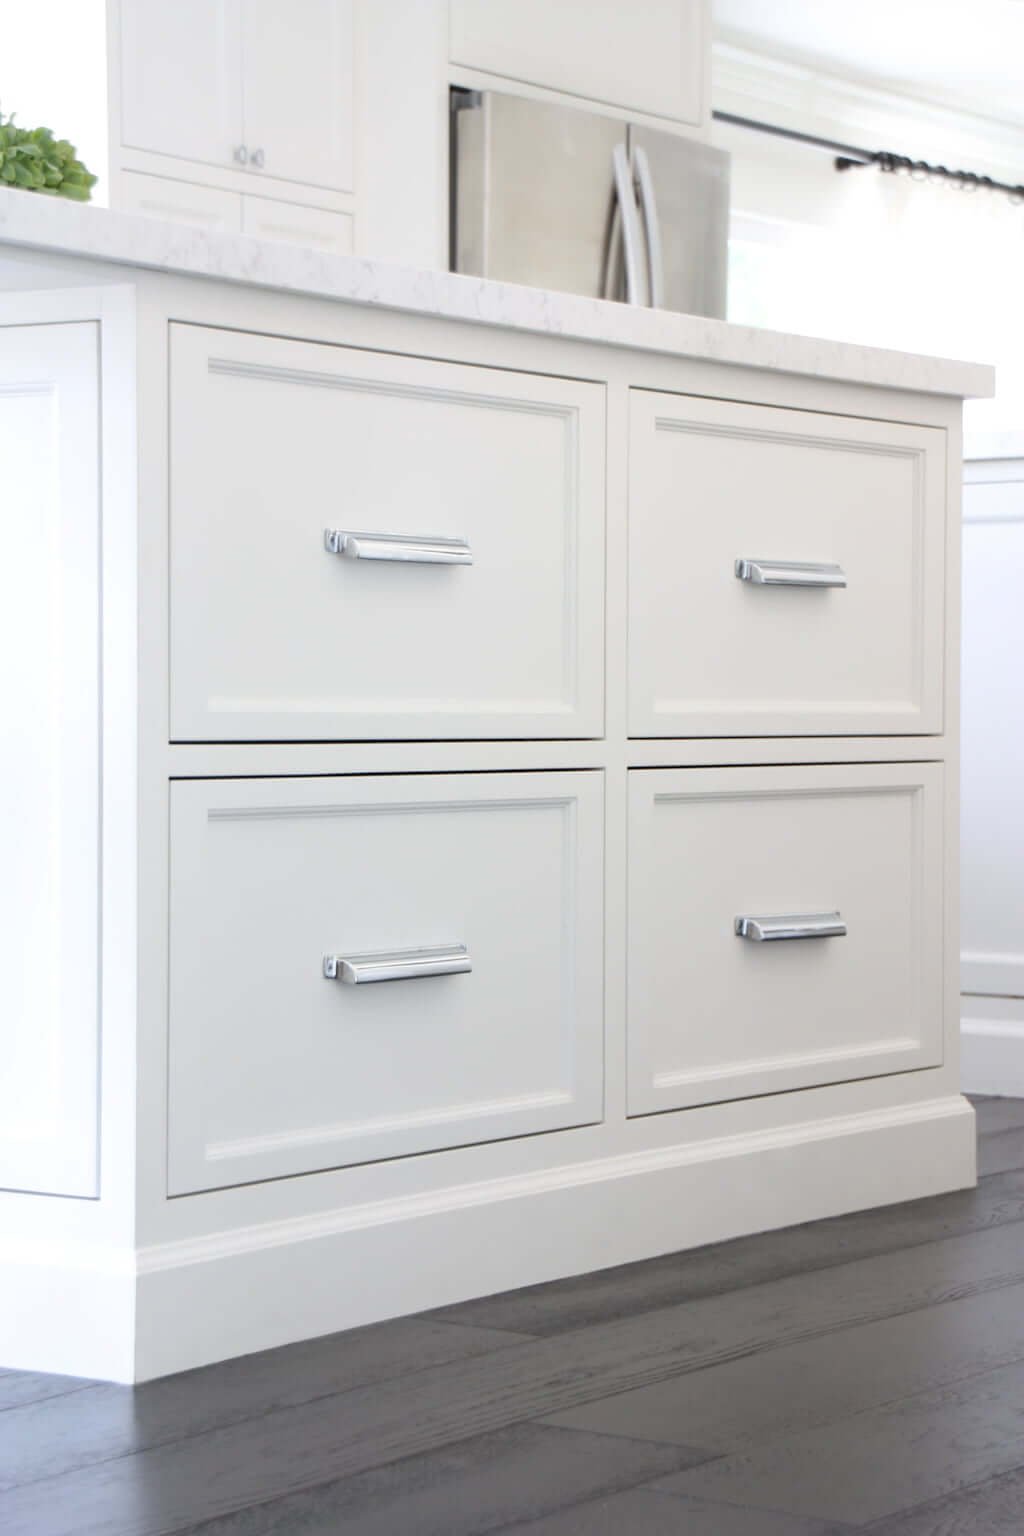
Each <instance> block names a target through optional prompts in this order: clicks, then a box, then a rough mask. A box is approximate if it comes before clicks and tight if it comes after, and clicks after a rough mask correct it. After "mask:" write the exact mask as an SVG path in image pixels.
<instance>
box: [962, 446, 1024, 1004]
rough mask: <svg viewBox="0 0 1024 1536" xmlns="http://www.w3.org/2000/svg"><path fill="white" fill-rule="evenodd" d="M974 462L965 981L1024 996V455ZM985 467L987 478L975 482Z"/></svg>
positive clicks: (966, 538) (968, 555) (967, 556)
mask: <svg viewBox="0 0 1024 1536" xmlns="http://www.w3.org/2000/svg"><path fill="white" fill-rule="evenodd" d="M967 471H968V479H967V484H966V485H965V488H964V534H963V557H964V568H963V597H964V623H963V693H962V706H961V707H962V710H963V758H962V773H963V780H962V792H961V793H962V804H963V811H962V857H963V876H962V879H963V885H962V923H963V932H962V936H961V938H962V951H961V968H962V976H961V985H962V988H963V991H965V992H970V993H977V994H981V995H990V996H998V997H1024V816H1022V815H1021V810H1020V797H1021V786H1022V785H1024V710H1022V708H1021V649H1022V641H1024V623H1022V621H1021V616H1020V594H1021V589H1022V584H1024V462H1020V461H1011V462H1008V463H1006V464H1005V465H1004V466H1003V467H1002V468H1000V467H999V466H997V465H986V466H981V465H978V466H973V465H968V467H967ZM982 471H984V472H985V475H986V478H985V479H984V480H983V481H981V480H976V481H974V482H973V483H972V479H973V474H974V473H981V472H982ZM995 475H999V476H1000V478H998V479H996V478H989V476H993V477H994V476H995Z"/></svg>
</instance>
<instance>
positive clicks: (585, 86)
mask: <svg viewBox="0 0 1024 1536" xmlns="http://www.w3.org/2000/svg"><path fill="white" fill-rule="evenodd" d="M707 9H708V7H707V0H631V3H630V4H628V5H624V4H623V3H622V0H558V4H557V5H552V4H551V3H550V0H451V11H450V15H451V40H450V49H451V58H452V62H453V64H455V65H463V66H464V67H466V68H468V69H481V70H486V71H487V72H488V73H489V74H494V75H501V76H504V77H505V78H507V79H510V80H521V81H523V82H524V83H526V84H530V85H536V86H543V87H545V88H546V89H548V90H554V91H558V92H560V93H562V94H565V95H569V96H582V97H585V98H587V99H588V100H590V101H594V102H604V103H606V104H607V105H608V106H613V107H619V108H622V109H623V110H624V111H628V112H633V113H643V114H645V115H649V116H652V117H664V118H670V119H672V120H673V121H675V122H679V123H687V124H690V125H699V124H701V123H702V122H703V121H704V118H705V116H706V113H707V104H706V102H705V100H704V96H705V89H704V84H705V80H706V79H707V69H706V51H707V48H708V37H709V30H710V29H709V27H708V24H707V20H708V18H707Z"/></svg>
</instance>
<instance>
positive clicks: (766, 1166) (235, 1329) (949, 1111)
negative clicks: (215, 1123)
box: [136, 1096, 975, 1381]
mask: <svg viewBox="0 0 1024 1536" xmlns="http://www.w3.org/2000/svg"><path fill="white" fill-rule="evenodd" d="M755 1161H756V1175H755V1170H754V1167H753V1163H754V1162H755ZM974 1178H975V1137H974V1114H973V1111H972V1110H971V1108H970V1106H969V1104H968V1103H967V1102H966V1100H964V1099H962V1098H960V1097H959V1096H954V1097H951V1098H945V1099H939V1100H932V1101H929V1102H927V1103H924V1104H917V1105H911V1106H904V1107H902V1108H899V1109H895V1110H886V1111H883V1112H877V1113H872V1114H864V1115H854V1116H846V1117H842V1118H835V1119H831V1120H823V1121H819V1122H817V1123H815V1124H813V1125H810V1126H799V1127H795V1128H790V1129H788V1130H784V1131H779V1132H773V1133H770V1134H759V1135H755V1136H743V1137H732V1138H728V1139H721V1140H718V1141H713V1142H709V1143H702V1144H698V1145H696V1146H686V1147H673V1148H670V1149H668V1150H666V1151H658V1152H645V1153H638V1154H635V1155H632V1156H625V1157H616V1158H609V1159H604V1160H601V1161H600V1162H593V1163H588V1164H582V1165H579V1164H578V1165H574V1166H569V1167H562V1168H557V1169H553V1170H549V1171H546V1172H544V1173H539V1174H532V1175H529V1176H527V1177H525V1178H521V1179H506V1180H497V1181H491V1182H488V1183H481V1184H475V1185H464V1186H461V1187H459V1188H457V1189H452V1190H447V1191H443V1192H441V1193H440V1194H431V1195H428V1196H422V1197H416V1198H412V1199H407V1200H404V1201H389V1202H382V1203H381V1204H379V1205H373V1206H362V1207H359V1208H357V1209H355V1210H349V1211H337V1212H331V1213H328V1214H326V1215H321V1216H317V1217H312V1218H308V1219H307V1218H303V1219H297V1220H294V1221H284V1222H275V1223H270V1224H267V1225H264V1226H260V1227H252V1228H247V1229H245V1230H243V1231H234V1232H225V1233H221V1234H217V1235H216V1236H214V1237H211V1238H202V1239H199V1240H197V1241H195V1242H191V1243H174V1244H167V1245H163V1246H161V1247H155V1248H150V1249H147V1250H145V1251H144V1252H143V1253H142V1254H140V1256H139V1259H140V1262H139V1290H138V1298H137V1309H138V1311H137V1315H138V1326H137V1338H136V1377H137V1379H138V1380H140V1381H141V1380H146V1379H148V1378H150V1377H154V1376H161V1375H165V1374H167V1373H169V1372H172V1371H181V1370H186V1369H188V1368H190V1367H192V1366H197V1365H204V1364H207V1363H209V1362H211V1361H214V1360H219V1359H224V1358H227V1357H230V1356H233V1355H241V1354H248V1353H250V1352H252V1351H254V1350H260V1349H267V1348H270V1347H273V1346H275V1345H279V1344H287V1343H290V1342H293V1341H295V1340H298V1339H304V1338H311V1337H315V1336H317V1335H320V1334H326V1333H333V1332H336V1331H337V1330H339V1329H343V1328H351V1327H355V1326H358V1325H361V1324H365V1323H372V1322H378V1321H381V1320H382V1319H385V1318H389V1317H396V1316H401V1315H403V1314H407V1313H410V1312H418V1311H422V1310H425V1309H427V1308H431V1307H439V1306H443V1305H450V1304H453V1303H455V1302H457V1301H462V1300H466V1299H468V1298H470V1297H473V1296H483V1295H488V1294H490V1293H492V1292H494V1291H499V1290H507V1289H511V1288H513V1287H516V1286H523V1285H533V1284H537V1283H539V1282H541V1281H545V1280H554V1279H558V1278H560V1277H562V1276H565V1275H571V1274H579V1273H584V1272H586V1271H587V1270H591V1269H602V1268H607V1267H608V1266H610V1265H614V1264H623V1263H627V1262H629V1261H631V1260H636V1259H643V1258H651V1257H654V1256H655V1255H657V1254H661V1253H669V1252H672V1251H674V1250H676V1249H681V1248H690V1247H695V1246H698V1245H700V1244H704V1243H709V1242H717V1241H721V1240H723V1239H727V1238H731V1237H737V1236H740V1235H742V1234H745V1233H750V1232H757V1231H764V1230H767V1229H769V1228H772V1227H782V1226H788V1225H791V1224H794V1223H797V1222H803V1221H810V1220H814V1219H817V1218H820V1217H825V1216H835V1215H839V1214H841V1213H843V1212H846V1211H851V1210H858V1209H864V1208H867V1207H870V1206H875V1205H887V1204H892V1203H894V1202H896V1201H900V1200H910V1199H914V1198H917V1197H920V1196H924V1195H931V1194H938V1193H940V1192H942V1191H945V1190H950V1189H960V1188H963V1187H965V1186H967V1185H970V1184H973V1182H974ZM186 1319H187V1322H184V1321H183V1320H186Z"/></svg>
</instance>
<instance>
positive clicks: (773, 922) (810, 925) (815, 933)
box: [733, 912, 846, 944]
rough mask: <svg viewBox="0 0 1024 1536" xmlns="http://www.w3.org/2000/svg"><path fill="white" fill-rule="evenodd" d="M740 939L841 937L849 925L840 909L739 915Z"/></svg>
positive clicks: (770, 940)
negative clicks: (775, 915)
mask: <svg viewBox="0 0 1024 1536" xmlns="http://www.w3.org/2000/svg"><path fill="white" fill-rule="evenodd" d="M733 929H734V932H735V933H736V936H737V938H740V939H747V940H749V942H750V943H751V944H774V943H776V942H777V941H778V940H780V939H841V938H843V937H844V936H845V934H846V924H845V923H844V922H843V920H842V918H841V917H840V915H839V913H838V912H791V913H788V914H786V915H785V916H782V917H751V916H745V917H737V918H736V919H735V921H734V923H733Z"/></svg>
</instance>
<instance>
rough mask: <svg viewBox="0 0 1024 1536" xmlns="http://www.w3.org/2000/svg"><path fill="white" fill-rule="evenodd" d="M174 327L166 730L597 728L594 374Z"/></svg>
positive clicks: (239, 733)
mask: <svg viewBox="0 0 1024 1536" xmlns="http://www.w3.org/2000/svg"><path fill="white" fill-rule="evenodd" d="M171 333H172V335H171V461H172V462H171V722H172V726H171V728H172V734H173V735H174V737H175V738H176V739H178V740H185V741H188V740H194V741H203V740H207V741H210V740H214V741H223V740H227V741H233V740H234V741H252V740H257V741H259V740H263V741H273V740H299V741H315V740H336V741H337V740H363V739H367V738H369V739H370V740H382V739H389V738H390V739H394V738H396V737H397V738H406V739H415V738H419V737H427V738H440V739H443V738H467V737H468V738H471V739H472V738H478V737H499V738H500V737H516V736H528V737H571V736H599V735H600V734H601V730H602V727H603V719H604V707H603V706H604V700H603V684H604V678H603V647H602V645H601V635H602V631H603V600H604V482H603V477H604V392H603V389H602V387H601V386H600V385H596V384H590V383H580V382H578V381H576V380H572V379H558V378H541V377H537V376H536V375H532V374H517V373H511V372H505V371H502V370H499V369H488V368H471V367H463V366H461V365H459V364H455V363H447V362H436V361H433V360H431V359H425V358H412V357H401V356H395V355H389V354H387V353H371V352H362V351H357V350H355V349H350V348H347V347H338V346H327V345H323V344H320V343H315V342H298V341H291V340H287V339H283V338H280V337H272V336H254V335H245V334H240V333H237V332H230V331H220V330H216V329H213V328H206V327H202V326H194V325H174V326H172V327H171ZM325 530H335V531H338V532H339V534H341V535H344V534H345V532H346V531H350V532H351V533H352V540H351V542H349V541H348V540H346V541H345V544H344V547H343V548H341V547H339V546H338V545H337V543H336V544H335V548H333V549H328V547H327V546H326V543H325V536H324V535H325ZM410 537H411V538H412V539H413V541H416V540H426V541H428V542H429V541H438V540H440V541H441V544H442V548H441V550H440V551H435V552H438V553H440V554H441V555H442V556H444V555H448V556H454V558H448V559H445V558H441V559H439V560H437V561H431V560H429V559H428V560H418V559H416V558H415V554H416V553H417V551H416V550H415V542H414V543H413V544H412V545H410V544H409V543H408V539H409V538H410ZM367 538H369V541H370V542H369V544H367V543H366V542H365V540H366V539H367ZM361 541H362V542H361ZM449 541H450V542H449ZM457 541H464V543H459V542H457ZM446 543H447V544H448V547H447V548H444V547H443V546H444V545H445V544H446ZM364 556H365V558H364Z"/></svg>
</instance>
